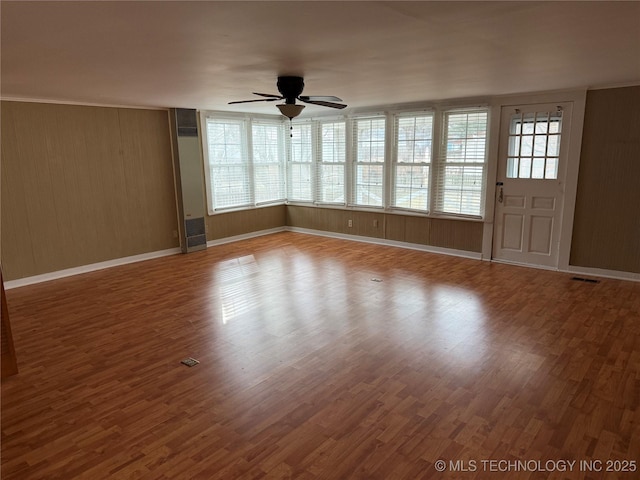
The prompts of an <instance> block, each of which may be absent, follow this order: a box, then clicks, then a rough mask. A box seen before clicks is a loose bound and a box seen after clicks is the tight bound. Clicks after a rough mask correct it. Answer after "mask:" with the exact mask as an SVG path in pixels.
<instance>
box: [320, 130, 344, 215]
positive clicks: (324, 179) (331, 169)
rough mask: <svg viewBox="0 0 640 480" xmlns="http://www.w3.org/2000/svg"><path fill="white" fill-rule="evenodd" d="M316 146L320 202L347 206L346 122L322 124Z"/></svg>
mask: <svg viewBox="0 0 640 480" xmlns="http://www.w3.org/2000/svg"><path fill="white" fill-rule="evenodd" d="M316 144H317V145H318V147H319V154H318V162H317V169H318V201H319V202H321V203H334V204H343V205H344V204H346V193H345V174H346V170H345V167H346V163H347V149H346V146H347V137H346V122H344V121H336V122H320V123H319V126H318V129H317V138H316Z"/></svg>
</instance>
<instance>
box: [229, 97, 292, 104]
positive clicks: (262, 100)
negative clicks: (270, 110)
mask: <svg viewBox="0 0 640 480" xmlns="http://www.w3.org/2000/svg"><path fill="white" fill-rule="evenodd" d="M276 100H280V97H278V98H261V99H259V100H237V101H235V102H229V105H231V104H233V103H251V102H275V101H276Z"/></svg>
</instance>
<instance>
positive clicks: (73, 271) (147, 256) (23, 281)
mask: <svg viewBox="0 0 640 480" xmlns="http://www.w3.org/2000/svg"><path fill="white" fill-rule="evenodd" d="M178 253H180V249H179V248H170V249H168V250H159V251H157V252H149V253H142V254H140V255H132V256H130V257H123V258H116V259H114V260H107V261H105V262H98V263H91V264H89V265H82V266H80V267H73V268H67V269H64V270H58V271H56V272H48V273H43V274H41V275H34V276H32V277H25V278H19V279H17V280H9V281H8V282H6V283H5V284H4V287H5V288H6V289H7V290H10V289H12V288H18V287H24V286H26V285H33V284H36V283H42V282H48V281H50V280H57V279H59V278H64V277H70V276H72V275H80V274H82V273H89V272H95V271H96V270H104V269H105V268H111V267H117V266H119V265H126V264H128V263H136V262H143V261H145V260H151V259H153V258H160V257H168V256H170V255H175V254H178Z"/></svg>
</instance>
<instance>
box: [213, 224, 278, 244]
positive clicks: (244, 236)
mask: <svg viewBox="0 0 640 480" xmlns="http://www.w3.org/2000/svg"><path fill="white" fill-rule="evenodd" d="M285 231H287V227H275V228H268V229H266V230H258V231H257V232H250V233H243V234H242V235H234V236H232V237H224V238H219V239H217V240H209V241H208V242H207V247H215V246H216V245H224V244H225V243H233V242H238V241H240V240H248V239H250V238H255V237H262V236H263V235H271V234H272V233H279V232H285Z"/></svg>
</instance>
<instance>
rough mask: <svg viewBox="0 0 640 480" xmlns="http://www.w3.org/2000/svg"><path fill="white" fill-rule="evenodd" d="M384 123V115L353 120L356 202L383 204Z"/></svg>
mask: <svg viewBox="0 0 640 480" xmlns="http://www.w3.org/2000/svg"><path fill="white" fill-rule="evenodd" d="M385 123H386V122H385V117H372V118H357V119H355V120H354V121H353V139H354V142H353V145H354V162H353V164H354V170H355V171H354V177H355V188H354V195H353V204H354V205H359V206H372V207H382V206H384V186H383V181H384V164H385V133H386V132H385Z"/></svg>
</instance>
